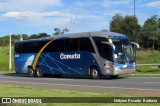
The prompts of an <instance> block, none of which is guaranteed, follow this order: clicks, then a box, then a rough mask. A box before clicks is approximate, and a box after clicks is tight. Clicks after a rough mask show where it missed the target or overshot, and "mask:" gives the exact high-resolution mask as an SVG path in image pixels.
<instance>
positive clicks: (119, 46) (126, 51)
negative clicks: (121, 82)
mask: <svg viewBox="0 0 160 106" xmlns="http://www.w3.org/2000/svg"><path fill="white" fill-rule="evenodd" d="M112 42H113V44H114V45H115V48H116V51H115V53H114V57H115V60H114V61H115V62H117V63H121V64H124V63H131V62H133V61H134V55H133V49H132V46H131V44H130V42H129V40H128V39H112Z"/></svg>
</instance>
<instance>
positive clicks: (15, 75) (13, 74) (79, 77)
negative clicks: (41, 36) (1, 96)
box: [2, 73, 127, 80]
mask: <svg viewBox="0 0 160 106" xmlns="http://www.w3.org/2000/svg"><path fill="white" fill-rule="evenodd" d="M2 75H5V76H10V77H30V76H29V75H28V74H17V73H5V74H2ZM31 78H37V77H31ZM43 78H59V79H89V80H121V79H126V78H127V77H124V76H120V77H118V78H114V79H113V78H110V77H109V76H103V77H101V78H100V79H92V78H91V77H90V76H77V75H76V76H75V75H56V76H55V75H45V76H44V77H43Z"/></svg>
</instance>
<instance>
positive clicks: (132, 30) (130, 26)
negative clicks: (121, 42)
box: [122, 15, 141, 42]
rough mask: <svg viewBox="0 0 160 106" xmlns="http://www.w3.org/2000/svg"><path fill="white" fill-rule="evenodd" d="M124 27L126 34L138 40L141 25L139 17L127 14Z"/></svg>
mask: <svg viewBox="0 0 160 106" xmlns="http://www.w3.org/2000/svg"><path fill="white" fill-rule="evenodd" d="M122 29H123V31H124V34H125V35H127V36H128V37H129V38H130V39H131V40H133V41H136V42H138V38H139V33H140V29H141V26H140V25H139V24H138V19H137V18H136V17H134V16H128V15H127V16H125V17H124V20H123V26H122Z"/></svg>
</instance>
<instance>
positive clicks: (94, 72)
mask: <svg viewBox="0 0 160 106" xmlns="http://www.w3.org/2000/svg"><path fill="white" fill-rule="evenodd" d="M90 75H91V77H92V78H93V79H99V78H100V76H99V73H98V70H97V68H95V67H92V68H91V70H90Z"/></svg>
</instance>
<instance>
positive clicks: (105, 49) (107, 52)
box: [101, 44, 113, 61]
mask: <svg viewBox="0 0 160 106" xmlns="http://www.w3.org/2000/svg"><path fill="white" fill-rule="evenodd" d="M101 48H102V49H101V50H102V51H101V53H102V54H101V55H102V57H103V58H105V59H107V60H109V61H113V58H112V57H113V56H112V55H113V54H112V48H111V46H109V45H106V44H102V45H101Z"/></svg>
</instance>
